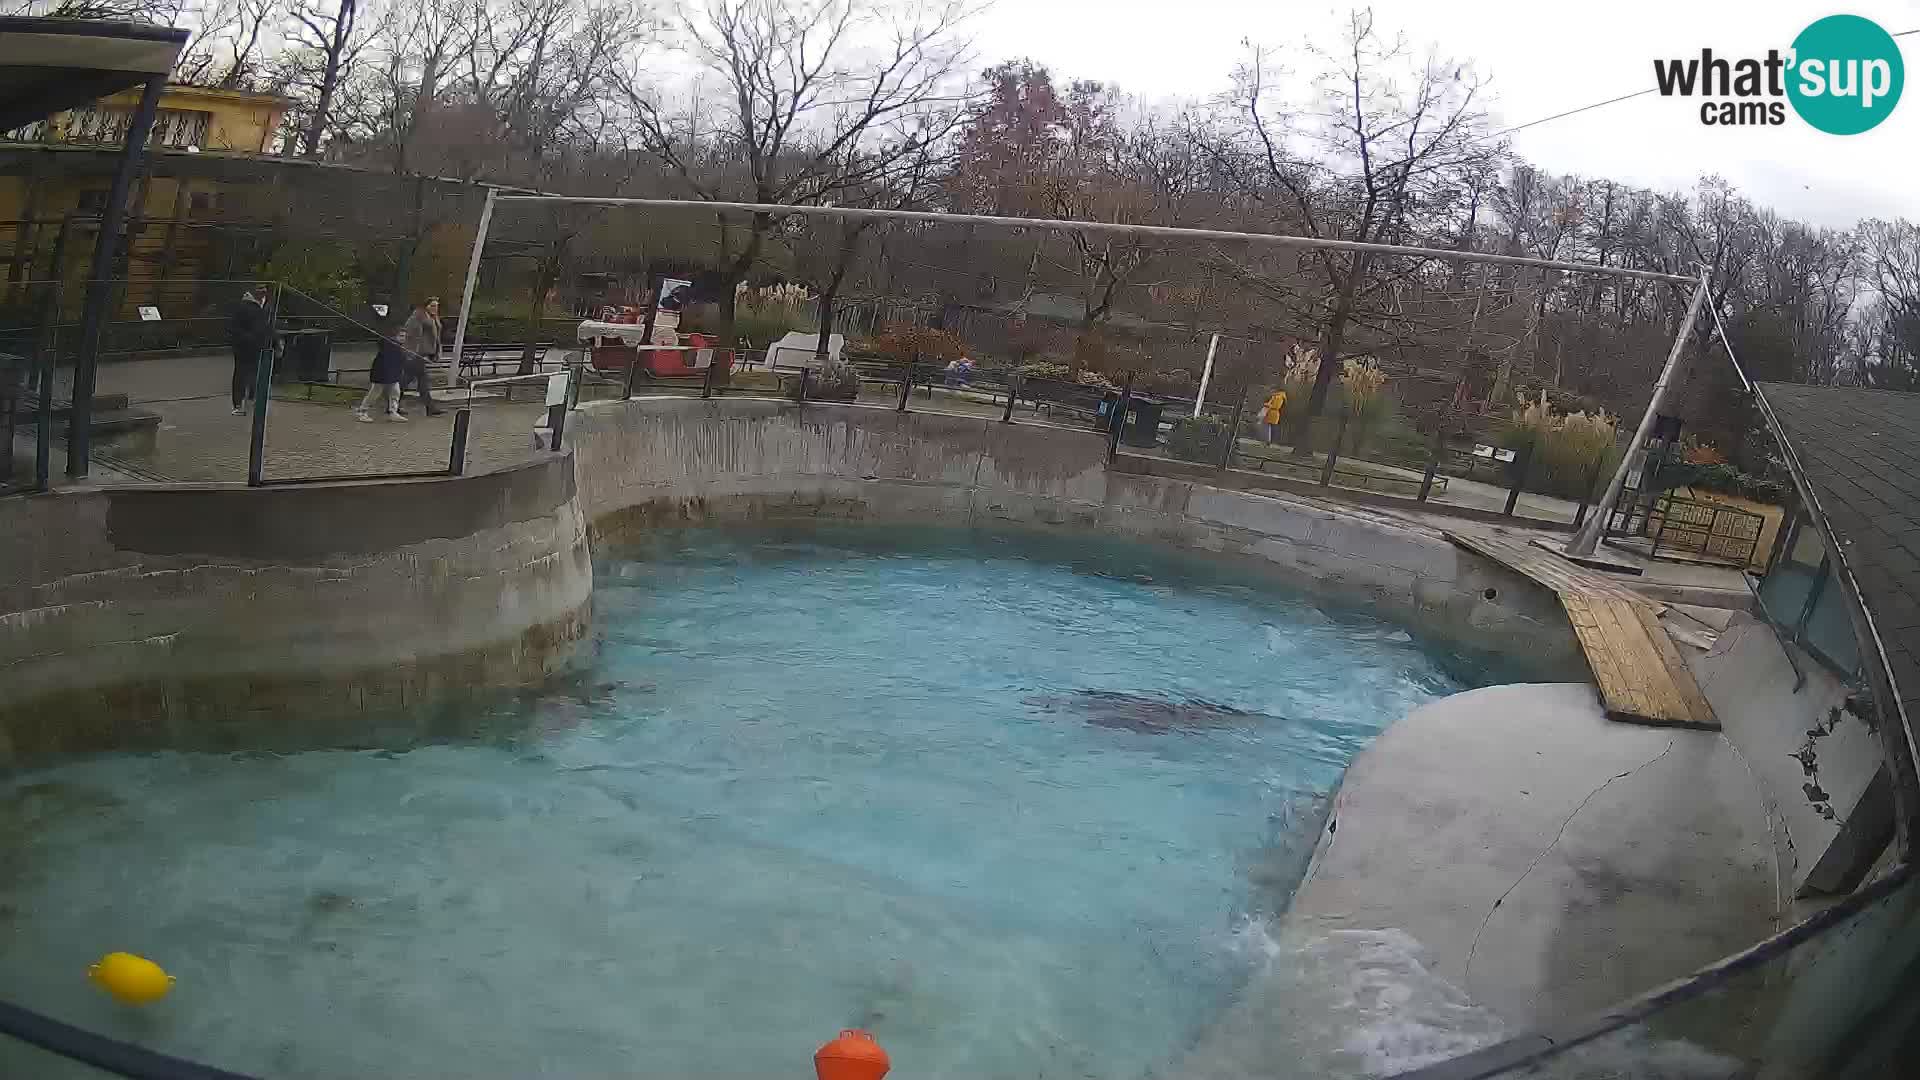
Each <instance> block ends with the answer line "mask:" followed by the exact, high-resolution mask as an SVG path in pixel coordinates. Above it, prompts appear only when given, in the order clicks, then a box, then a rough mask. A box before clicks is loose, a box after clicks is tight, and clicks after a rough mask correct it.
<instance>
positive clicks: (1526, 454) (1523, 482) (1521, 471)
mask: <svg viewBox="0 0 1920 1080" xmlns="http://www.w3.org/2000/svg"><path fill="white" fill-rule="evenodd" d="M1533 446H1534V444H1533V443H1532V442H1529V443H1527V445H1525V446H1523V447H1521V448H1520V454H1519V456H1518V457H1516V458H1515V459H1514V462H1513V488H1512V490H1510V491H1508V492H1507V508H1506V509H1505V510H1502V511H1500V513H1501V514H1503V515H1504V516H1506V517H1512V516H1513V508H1514V507H1516V506H1518V505H1520V492H1521V490H1522V489H1524V488H1525V487H1526V486H1527V467H1528V466H1529V465H1532V464H1533Z"/></svg>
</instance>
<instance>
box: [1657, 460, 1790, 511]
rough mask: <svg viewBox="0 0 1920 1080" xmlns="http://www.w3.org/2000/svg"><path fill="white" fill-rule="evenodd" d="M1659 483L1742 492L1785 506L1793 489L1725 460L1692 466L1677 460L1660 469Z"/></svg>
mask: <svg viewBox="0 0 1920 1080" xmlns="http://www.w3.org/2000/svg"><path fill="white" fill-rule="evenodd" d="M1658 482H1659V485H1660V487H1661V489H1662V490H1666V489H1670V488H1677V487H1693V488H1699V489H1701V490H1702V491H1717V492H1719V493H1720V494H1722V495H1738V496H1740V497H1741V498H1743V499H1752V500H1753V501H1754V502H1757V503H1771V504H1774V505H1776V506H1777V505H1781V504H1784V503H1785V502H1786V501H1787V498H1788V496H1790V495H1791V494H1792V493H1793V489H1792V488H1791V487H1790V486H1788V485H1786V484H1782V483H1780V482H1779V481H1777V480H1769V479H1767V478H1766V477H1762V476H1754V475H1752V474H1750V473H1744V472H1741V471H1740V470H1739V469H1737V468H1735V467H1733V466H1732V465H1729V464H1727V463H1725V462H1721V463H1719V464H1714V465H1688V464H1686V463H1684V462H1673V463H1670V464H1667V465H1665V466H1663V467H1662V468H1661V469H1660V476H1659V480H1658Z"/></svg>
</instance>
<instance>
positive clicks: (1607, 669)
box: [1446, 532, 1720, 729]
mask: <svg viewBox="0 0 1920 1080" xmlns="http://www.w3.org/2000/svg"><path fill="white" fill-rule="evenodd" d="M1446 537H1447V539H1448V540H1450V541H1452V542H1453V543H1454V544H1456V545H1458V546H1460V547H1462V548H1465V549H1466V550H1468V551H1471V552H1473V553H1474V554H1476V555H1483V556H1485V557H1487V558H1489V559H1492V560H1493V561H1495V562H1497V563H1500V564H1501V565H1502V566H1505V567H1507V568H1508V569H1510V570H1513V571H1516V572H1517V573H1520V574H1522V575H1525V576H1526V577H1527V578H1528V579H1530V580H1532V581H1535V582H1538V583H1539V584H1541V585H1544V586H1546V587H1547V588H1549V589H1552V590H1553V592H1554V595H1556V596H1558V597H1559V598H1560V606H1561V607H1563V608H1565V609H1566V612H1567V619H1568V621H1569V622H1571V623H1573V632H1574V635H1575V636H1576V637H1578V638H1579V639H1580V648H1581V650H1582V651H1583V652H1585V653H1586V655H1587V664H1588V666H1589V667H1591V668H1592V669H1593V679H1594V683H1595V684H1596V685H1598V686H1599V687H1600V701H1601V704H1602V706H1603V707H1604V708H1605V709H1606V712H1607V715H1608V716H1609V717H1611V718H1612V719H1615V720H1626V721H1630V722H1633V723H1640V724H1666V725H1678V726H1683V727H1699V728H1715V729H1717V728H1719V726H1720V721H1719V720H1718V719H1717V718H1716V717H1715V716H1714V715H1713V707H1712V706H1711V705H1709V704H1707V699H1706V695H1704V694H1702V693H1701V692H1700V685H1699V683H1697V682H1695V681H1694V678H1693V670H1692V669H1691V668H1689V667H1687V661H1686V658H1685V657H1683V656H1681V655H1680V649H1679V647H1678V646H1676V645H1675V644H1674V643H1673V638H1672V637H1670V636H1669V635H1668V634H1667V628H1666V627H1664V626H1662V625H1661V624H1660V611H1661V606H1660V605H1659V604H1657V603H1655V602H1653V601H1652V600H1648V599H1647V598H1646V597H1644V596H1641V595H1640V594H1639V593H1636V592H1634V591H1633V590H1632V589H1629V588H1627V587H1626V586H1625V585H1622V584H1620V583H1619V582H1618V581H1615V580H1613V579H1611V578H1608V577H1606V576H1605V575H1602V574H1598V573H1595V572H1594V571H1591V570H1588V569H1586V568H1585V567H1582V566H1578V565H1576V564H1574V563H1572V562H1570V561H1568V560H1566V559H1564V558H1561V557H1560V556H1559V555H1556V554H1554V553H1553V552H1551V551H1548V550H1547V549H1545V548H1543V547H1540V546H1538V545H1534V544H1529V543H1525V542H1522V541H1516V540H1506V539H1500V538H1497V537H1491V536H1477V535H1473V534H1469V533H1455V532H1448V533H1447V534H1446Z"/></svg>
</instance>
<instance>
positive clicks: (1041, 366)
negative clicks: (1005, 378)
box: [1014, 360, 1072, 382]
mask: <svg viewBox="0 0 1920 1080" xmlns="http://www.w3.org/2000/svg"><path fill="white" fill-rule="evenodd" d="M1014 370H1015V371H1016V372H1018V373H1019V374H1020V375H1021V376H1022V377H1024V378H1028V379H1044V380H1047V381H1050V382H1064V381H1066V378H1067V376H1068V375H1070V374H1072V370H1071V369H1070V368H1068V367H1067V365H1065V364H1060V363H1055V362H1054V361H1051V360H1036V361H1033V362H1031V363H1026V364H1021V365H1020V366H1019V367H1017V368H1015V369H1014Z"/></svg>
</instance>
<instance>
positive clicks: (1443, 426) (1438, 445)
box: [1417, 416, 1447, 502]
mask: <svg viewBox="0 0 1920 1080" xmlns="http://www.w3.org/2000/svg"><path fill="white" fill-rule="evenodd" d="M1446 450H1447V419H1446V417H1444V416H1443V417H1442V418H1441V419H1440V422H1439V423H1437V424H1435V425H1434V428H1433V453H1432V454H1431V455H1429V456H1428V458H1427V473H1426V475H1425V476H1422V477H1421V478H1420V498H1419V499H1418V500H1417V501H1419V502H1426V501H1427V496H1429V495H1431V494H1433V477H1434V474H1435V473H1438V472H1439V471H1440V455H1441V454H1444V453H1446Z"/></svg>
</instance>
